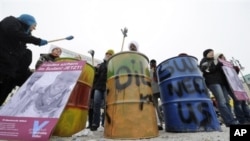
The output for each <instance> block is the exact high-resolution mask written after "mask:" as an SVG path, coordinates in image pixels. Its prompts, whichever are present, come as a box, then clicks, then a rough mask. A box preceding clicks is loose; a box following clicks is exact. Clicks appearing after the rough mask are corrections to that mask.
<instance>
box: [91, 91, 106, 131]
mask: <svg viewBox="0 0 250 141" xmlns="http://www.w3.org/2000/svg"><path fill="white" fill-rule="evenodd" d="M104 97H105V92H102V91H100V90H95V92H94V105H93V121H92V126H94V127H99V126H100V117H101V108H102V105H103V102H104ZM102 120H104V119H102ZM102 122H103V121H102Z"/></svg>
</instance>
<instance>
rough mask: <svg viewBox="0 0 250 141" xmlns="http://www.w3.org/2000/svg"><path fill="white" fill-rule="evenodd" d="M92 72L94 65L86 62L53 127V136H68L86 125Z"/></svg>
mask: <svg viewBox="0 0 250 141" xmlns="http://www.w3.org/2000/svg"><path fill="white" fill-rule="evenodd" d="M56 61H61V62H62V61H78V59H75V58H59V59H57V60H56ZM94 74H95V70H94V67H93V66H92V65H90V64H89V63H86V64H85V66H84V67H83V68H82V72H81V74H80V77H79V79H78V80H77V83H76V85H75V87H74V88H73V91H72V92H71V95H70V98H69V101H68V103H67V105H66V107H65V109H64V111H63V113H62V115H61V117H60V119H59V121H58V123H57V125H56V127H55V130H54V132H53V135H54V136H61V137H70V136H72V135H73V134H75V133H77V132H79V131H81V130H83V129H84V128H85V127H86V122H87V119H88V109H89V100H90V94H91V89H92V84H93V80H94Z"/></svg>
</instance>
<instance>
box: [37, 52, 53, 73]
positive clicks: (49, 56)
mask: <svg viewBox="0 0 250 141" xmlns="http://www.w3.org/2000/svg"><path fill="white" fill-rule="evenodd" d="M57 58H58V57H56V56H53V55H52V54H51V53H49V54H40V58H39V59H38V61H37V62H36V66H35V68H36V69H38V68H39V67H40V65H42V64H43V63H44V62H55V61H56V59H57Z"/></svg>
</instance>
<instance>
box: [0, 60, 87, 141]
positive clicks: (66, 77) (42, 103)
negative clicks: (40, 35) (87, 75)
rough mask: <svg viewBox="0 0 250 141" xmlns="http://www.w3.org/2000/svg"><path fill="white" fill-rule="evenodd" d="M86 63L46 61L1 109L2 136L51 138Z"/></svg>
mask: <svg viewBox="0 0 250 141" xmlns="http://www.w3.org/2000/svg"><path fill="white" fill-rule="evenodd" d="M85 63H86V62H85V61H74V62H73V61H72V62H69V61H67V62H53V63H44V64H42V65H41V67H40V68H39V69H38V70H36V71H35V72H34V73H33V74H32V75H31V76H30V77H29V79H27V81H26V82H25V83H24V84H23V85H22V86H21V87H20V88H19V89H18V91H17V92H16V93H15V94H14V95H13V97H11V99H10V100H9V101H8V102H7V103H6V104H5V105H4V106H3V107H2V108H1V109H0V139H6V140H21V141H33V140H34V141H48V140H49V138H50V136H51V134H52V132H53V129H54V127H55V126H56V124H57V121H58V120H59V118H60V115H61V114H62V112H63V110H64V108H65V107H66V105H67V102H68V100H69V97H70V94H71V91H72V90H73V88H74V86H75V84H76V82H77V80H78V78H79V76H80V74H81V72H82V68H83V67H84V65H85Z"/></svg>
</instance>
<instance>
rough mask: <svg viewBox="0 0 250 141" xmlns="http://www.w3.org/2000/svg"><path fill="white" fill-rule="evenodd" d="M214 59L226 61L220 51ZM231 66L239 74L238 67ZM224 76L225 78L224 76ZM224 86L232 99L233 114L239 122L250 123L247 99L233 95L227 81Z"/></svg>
mask: <svg viewBox="0 0 250 141" xmlns="http://www.w3.org/2000/svg"><path fill="white" fill-rule="evenodd" d="M214 59H215V60H217V59H221V60H224V61H227V60H226V57H225V56H224V55H223V54H222V53H217V54H215V55H214ZM215 63H217V62H215ZM232 65H233V64H232ZM233 68H234V70H235V71H236V74H239V71H240V69H239V67H237V66H234V65H233ZM224 77H225V79H226V76H224ZM233 81H235V80H233ZM237 83H238V82H237ZM226 88H227V91H228V92H229V95H230V97H231V98H232V100H233V109H234V114H235V116H236V119H237V120H238V121H239V122H240V124H250V109H249V106H248V105H247V101H244V100H243V101H240V100H237V98H236V97H235V95H234V92H233V90H232V89H231V87H230V85H229V82H228V83H227V85H226Z"/></svg>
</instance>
